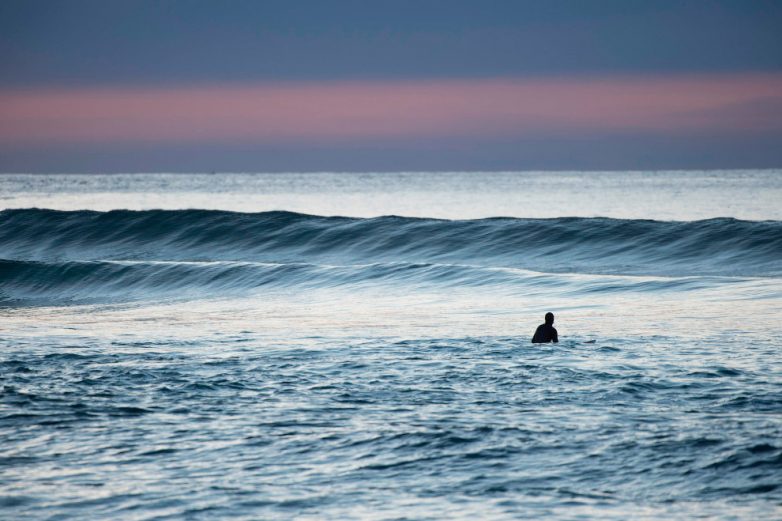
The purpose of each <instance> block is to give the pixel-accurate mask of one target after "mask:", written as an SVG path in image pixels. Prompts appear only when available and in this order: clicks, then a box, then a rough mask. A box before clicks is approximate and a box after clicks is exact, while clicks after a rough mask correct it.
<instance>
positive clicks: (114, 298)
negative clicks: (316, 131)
mask: <svg viewBox="0 0 782 521" xmlns="http://www.w3.org/2000/svg"><path fill="white" fill-rule="evenodd" d="M329 175H330V176H332V177H330V179H332V180H334V179H336V180H338V181H339V182H334V183H333V184H332V185H330V186H331V187H330V188H328V187H326V188H324V187H323V185H322V183H323V179H322V178H318V177H316V178H315V179H316V180H315V181H313V182H314V183H315V184H316V186H315V188H312V187H310V188H307V187H306V186H305V187H302V188H300V189H299V193H307V192H312V191H315V189H317V190H320V191H321V192H322V194H321V195H322V197H325V198H329V196H330V195H329V194H333V195H334V197H335V198H339V197H344V195H345V194H346V193H355V192H358V191H360V189H361V187H362V182H363V181H362V179H366V178H365V177H363V178H362V177H361V176H351V175H349V174H343V175H342V176H339V175H336V174H329ZM454 175H456V174H454ZM505 175H508V176H509V175H510V174H505ZM519 175H520V176H522V177H521V179H523V175H522V174H519ZM541 175H542V174H541ZM569 175H571V176H576V174H569ZM580 175H581V176H582V177H583V179H584V186H587V187H588V186H595V183H596V181H595V180H594V179H592V178H590V177H589V176H590V174H589V173H585V174H580ZM600 175H601V176H603V178H602V181H600V183H597V184H599V185H600V186H602V187H603V188H604V187H605V183H606V182H608V181H606V180H605V179H608V180H609V181H610V176H608V174H600ZM614 175H616V176H621V173H616V174H614ZM632 175H637V174H632ZM666 175H667V177H664V179H665V180H666V183H667V184H666V186H669V185H671V184H673V183H674V181H675V175H678V176H680V177H681V178H682V184H683V185H685V186H692V185H693V183H695V181H693V179H691V178H687V175H688V174H687V173H678V174H672V173H669V174H666ZM693 175H696V179H697V180H699V181H698V182H703V181H702V180H703V179H704V178H706V177H708V175H712V176H716V177H718V173H711V174H708V175H707V174H704V173H698V174H693ZM726 175H727V177H728V181H722V182H723V186H724V185H725V183H729V182H730V180H731V179H732V178H731V177H730V175H736V176H740V177H741V178H742V179H744V180H745V181H746V180H747V179H749V180H750V181H752V180H753V179H754V180H755V182H756V185H752V184H751V182H750V183H749V184H746V183H745V184H743V185H742V188H741V190H750V191H751V190H753V187H754V189H757V187H761V186H762V187H768V186H775V183H778V179H777V177H775V176H779V175H780V174H779V173H778V172H775V171H763V172H760V171H755V172H749V173H747V172H742V173H740V174H726ZM405 176H409V175H408V174H404V175H403V174H399V175H397V176H396V177H394V176H391V177H389V179H390V181H389V183H390V185H391V186H393V187H395V188H394V190H396V193H398V194H400V197H402V199H404V197H405V194H406V192H405V191H404V189H403V184H404V182H407V181H405V180H408V181H409V177H405ZM420 176H422V177H421V179H419V180H418V181H416V180H413V181H411V182H412V185H411V186H412V188H411V189H410V190H411V193H414V195H413V197H415V198H416V200H417V201H419V202H420V201H424V202H426V198H425V197H424V196H422V195H421V194H422V193H424V192H425V191H426V190H422V189H421V187H422V186H423V187H425V188H427V190H430V192H431V194H432V195H431V199H430V200H429V201H428V203H427V204H430V206H431V207H432V208H434V207H435V206H436V204H440V203H441V202H442V194H441V193H440V192H437V191H436V190H434V189H433V188H432V187H436V186H437V183H442V182H445V180H447V178H443V177H442V175H441V174H435V175H433V176H431V177H427V176H426V175H424V174H420ZM438 176H439V177H438ZM606 176H608V177H606ZM704 176H705V177H704ZM47 177H52V176H47ZM61 177H66V178H67V176H61ZM169 177H171V176H169ZM652 177H654V176H652ZM370 178H372V179H374V178H373V177H371V176H370ZM40 179H41V177H38V176H23V175H19V176H15V177H14V179H13V180H11V181H9V180H5V181H4V182H5V183H6V184H5V185H4V186H6V187H9V186H11V187H12V188H13V187H15V188H13V190H11V189H9V191H8V192H7V193H6V195H5V199H4V200H7V201H9V202H10V204H9V205H7V207H6V209H5V210H2V211H0V368H1V370H0V440H1V441H0V517H2V518H7V519H70V518H78V519H107V518H118V519H220V518H226V519H228V518H230V519H475V518H486V519H516V518H541V519H629V518H634V519H693V518H708V519H780V518H782V443H780V440H782V357H780V354H779V350H780V346H782V320H780V319H781V318H782V314H781V313H780V302H781V301H782V221H779V220H775V216H774V215H773V211H775V210H772V211H770V210H768V208H766V207H765V206H764V204H765V203H763V200H762V199H758V204H757V205H756V206H752V205H751V203H749V202H745V203H743V204H744V209H743V210H742V211H741V212H737V215H744V216H746V215H749V214H752V215H754V216H756V217H759V218H758V219H751V220H748V219H746V218H744V219H739V218H736V215H730V214H724V215H719V214H718V215H715V216H712V217H709V218H705V219H700V218H690V217H693V216H692V215H689V214H687V212H688V211H689V210H688V209H687V208H686V207H684V206H683V207H680V208H677V207H675V205H674V207H669V208H668V209H667V210H665V211H666V212H668V213H670V214H673V215H675V216H677V217H679V219H675V220H663V219H638V218H630V217H628V218H625V217H594V216H592V215H582V216H573V215H577V214H574V213H571V212H568V213H567V214H564V215H560V216H556V217H551V218H545V219H540V218H533V217H529V216H512V217H502V216H495V217H491V218H480V219H473V218H467V217H469V216H470V215H472V213H475V212H478V210H476V209H475V208H473V209H472V210H470V209H465V211H464V215H465V218H462V219H455V220H453V219H433V218H426V217H411V216H389V215H385V216H384V215H375V216H366V217H356V216H351V217H334V216H323V215H317V214H318V210H323V207H321V206H318V205H312V206H311V207H310V208H309V209H310V210H311V212H307V213H295V212H290V211H282V210H284V208H283V209H280V208H279V207H278V206H277V203H279V204H282V203H283V202H284V201H289V200H291V197H292V193H291V192H285V190H282V189H280V188H279V186H278V185H272V188H274V187H275V186H276V187H277V188H274V189H270V193H272V194H274V193H278V194H283V195H281V196H280V197H281V198H280V199H278V200H277V203H274V204H268V205H267V204H266V203H263V204H261V203H258V207H257V208H254V209H253V210H254V211H251V212H247V211H243V212H234V211H227V210H229V209H219V210H203V209H201V210H199V209H189V210H188V209H170V210H152V209H143V208H140V207H143V206H144V204H143V197H144V196H143V195H140V194H144V193H145V192H144V190H147V189H149V186H150V184H153V185H154V184H155V183H159V182H160V179H161V176H149V177H144V176H119V177H113V176H95V177H94V178H90V184H88V186H87V187H86V188H84V189H83V191H82V192H80V195H79V197H80V198H81V199H79V200H80V201H89V200H90V197H91V194H92V195H95V194H98V195H100V194H103V195H106V194H111V193H112V192H111V186H112V183H118V184H117V185H116V186H115V188H114V189H115V192H114V193H116V194H119V195H121V194H125V196H126V197H129V195H128V194H136V195H134V196H132V197H137V199H136V200H135V201H136V204H133V205H124V202H127V199H123V198H122V197H118V200H119V201H122V202H123V205H124V206H129V207H135V208H138V209H137V210H134V211H129V210H126V209H122V208H119V207H118V208H117V209H114V210H110V211H107V210H106V209H105V208H102V207H101V208H97V206H101V205H103V204H104V203H105V201H106V199H105V197H103V196H101V197H98V198H97V199H96V201H99V203H100V204H99V205H96V207H93V208H92V209H91V208H90V206H89V205H86V206H85V207H84V208H81V209H76V208H70V209H60V210H54V209H46V204H45V203H46V201H47V200H52V199H47V197H48V196H47V197H43V196H41V198H40V199H38V200H37V202H38V203H40V204H32V205H30V206H37V207H38V208H26V209H25V208H19V207H18V205H17V204H16V203H19V202H20V201H27V200H28V198H30V197H31V195H30V194H31V193H34V192H33V191H31V188H30V187H31V186H32V187H35V186H37V184H36V183H39V182H40ZM69 179H70V180H69ZM139 179H141V180H142V181H139ZM163 179H168V178H166V177H165V176H164V177H163ZM218 179H225V186H227V187H236V186H239V187H241V186H242V183H247V187H248V188H247V192H248V193H252V192H253V190H261V188H259V187H262V186H267V185H264V184H263V183H264V182H268V179H269V178H265V179H266V180H267V181H263V179H264V178H263V176H260V178H255V177H252V176H249V175H238V176H218ZM247 179H251V181H247ZM298 179H303V177H301V176H299V177H298ZM655 179H657V181H655V182H658V184H659V179H658V178H655ZM272 180H273V181H274V182H275V183H279V182H281V181H279V179H277V178H272ZM72 182H73V179H71V178H67V179H65V180H63V179H58V180H57V183H60V184H59V185H57V184H56V183H55V186H61V187H63V186H66V185H68V183H72ZM188 182H189V181H188V180H187V178H186V177H185V178H177V179H176V180H175V183H178V185H177V188H176V191H175V192H176V193H178V194H182V193H197V192H198V191H199V190H203V187H202V186H201V185H200V184H199V183H201V182H202V180H201V178H200V177H197V176H196V177H195V178H194V180H193V181H192V186H189V185H188ZM471 182H474V178H473V177H469V176H468V178H467V180H465V179H463V178H459V177H458V176H457V177H456V178H455V180H454V183H455V184H456V185H457V186H459V185H460V183H461V184H469V183H471ZM9 183H10V184H9ZM133 183H137V185H134V184H133ZM318 183H320V184H318ZM416 183H418V184H416ZM514 183H515V184H514ZM688 183H689V185H688ZM615 184H621V183H620V182H619V181H616V183H615ZM653 184H654V183H653ZM664 184H665V183H664ZM696 184H697V183H696ZM517 185H518V186H517ZM188 186H189V188H188ZM505 186H506V187H514V186H517V188H515V190H516V191H515V192H513V191H512V190H511V192H512V193H511V194H510V195H515V196H517V197H519V198H523V197H524V196H525V192H524V188H523V183H520V182H517V181H513V180H510V181H507V182H506V185H505ZM655 186H656V185H655ZM20 187H21V188H20ZM183 187H184V188H183ZM446 188H447V187H446ZM184 189H188V190H189V191H188V190H184ZM182 190H184V191H182ZM275 190H277V191H276V192H275ZM329 190H330V191H329ZM601 190H602V188H601V189H600V190H598V192H596V193H595V194H590V192H589V190H586V191H585V190H583V189H582V190H575V191H573V193H571V197H572V200H573V201H576V200H577V199H578V198H581V199H583V198H589V197H590V195H594V196H595V197H599V193H602V192H601ZM659 190H660V191H659V192H658V193H657V194H656V197H658V198H664V197H663V196H664V195H665V194H667V193H668V192H667V190H669V188H665V189H662V188H660V189H659ZM736 190H739V189H738V188H736ZM163 191H164V192H165V189H163ZM66 192H67V190H65V189H63V192H62V193H63V194H64V193H66ZM283 192H284V193H283ZM150 193H151V192H150ZM155 193H158V192H155ZM172 193H173V192H172ZM743 193H744V192H741V193H740V194H739V196H737V199H738V200H744V199H748V200H749V199H751V198H744V196H743V195H742V194H743ZM60 195H62V194H60ZM60 195H57V194H54V196H53V197H54V198H55V199H56V200H58V201H60V202H62V201H63V199H57V197H60ZM565 195H567V194H565ZM652 195H654V194H652ZM562 196H563V195H562V194H560V197H562ZM248 197H250V196H248ZM481 197H486V198H490V197H491V196H490V195H486V194H485V193H483V194H482V195H481V196H479V197H478V199H480V198H481ZM294 199H295V198H294ZM457 199H458V198H457ZM189 201H190V202H191V203H193V204H192V205H188V204H185V206H193V207H195V206H196V205H197V202H198V201H200V199H199V198H198V197H194V198H193V199H190V200H189ZM261 201H265V200H263V199H262V200H261ZM303 201H305V202H306V198H305V199H304V200H303ZM187 202H188V200H187V199H185V201H184V203H187ZM299 202H300V203H301V202H302V200H299ZM302 204H303V203H302ZM53 206H58V205H53ZM305 206H306V205H305ZM403 207H404V203H402V206H400V207H399V209H403ZM573 207H576V205H575V203H574V205H572V206H571V208H573ZM241 209H242V210H247V209H248V208H245V207H243V208H241ZM297 209H302V208H300V207H297ZM303 209H304V210H307V208H303ZM385 209H390V210H394V208H393V207H392V208H385ZM99 210H100V211H99ZM346 210H350V209H349V208H347V209H346ZM389 213H397V212H393V211H391V212H389ZM398 213H403V212H398ZM702 213H703V212H700V213H699V214H698V215H699V216H700V215H702ZM345 214H346V215H350V214H351V212H350V211H346V212H345ZM546 311H553V312H554V313H555V314H556V316H557V319H556V322H555V326H556V327H557V328H558V329H559V333H560V338H561V339H562V342H560V343H559V344H556V345H532V344H530V343H529V338H530V337H531V335H532V332H533V331H534V328H535V327H536V326H537V325H538V324H539V323H540V322H541V321H542V317H543V313H545V312H546Z"/></svg>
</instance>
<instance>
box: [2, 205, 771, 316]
mask: <svg viewBox="0 0 782 521" xmlns="http://www.w3.org/2000/svg"><path fill="white" fill-rule="evenodd" d="M0 259H3V260H2V261H0V273H1V275H0V299H2V300H4V301H24V300H25V299H30V298H41V299H55V300H56V299H60V300H69V299H70V300H74V299H75V300H84V299H87V300H88V299H90V298H100V297H103V296H105V297H120V296H122V297H124V298H133V296H134V295H139V296H140V295H145V294H150V293H156V294H160V293H161V292H162V293H166V292H177V293H178V294H187V292H188V291H189V290H193V289H201V290H209V291H211V292H223V291H234V290H242V289H252V288H257V287H261V286H268V285H275V286H280V287H286V286H288V285H309V286H323V285H326V286H333V285H342V284H357V283H368V282H374V283H378V282H383V281H395V282H406V283H416V284H439V285H442V284H450V285H468V286H469V285H487V284H488V285H505V286H507V285H517V286H525V287H527V288H528V289H529V288H534V287H544V288H551V287H552V286H565V287H566V289H567V290H568V291H577V290H578V289H579V288H575V287H572V286H573V284H575V282H574V281H572V280H568V279H567V278H566V277H564V278H563V277H562V276H561V275H562V274H588V275H592V276H663V277H679V278H683V281H679V282H670V281H646V282H641V283H640V284H643V285H644V289H649V288H651V289H654V288H656V287H664V288H667V289H670V287H671V286H672V285H673V286H686V287H690V286H692V285H698V284H701V283H702V279H701V280H700V282H698V281H693V280H692V278H693V277H776V276H779V275H780V274H782V222H780V221H761V222H755V221H740V220H735V219H727V218H725V219H709V220H703V221H694V222H661V221H650V220H623V219H608V218H557V219H514V218H492V219H481V220H468V221H445V220H436V219H418V218H404V217H395V216H389V217H378V218H371V219H360V218H344V217H319V216H312V215H303V214H296V213H290V212H264V213H257V214H243V213H233V212H224V211H206V210H181V211H163V210H154V211H138V212H136V211H111V212H94V211H72V212H62V211H54V210H40V209H27V210H6V211H3V212H0ZM530 271H531V272H537V273H530ZM547 273H548V274H553V273H556V274H560V276H559V277H556V278H552V277H547V276H546V274H547ZM688 277H689V279H688ZM578 284H581V286H580V289H581V290H583V291H609V290H614V291H616V290H622V289H627V288H630V286H632V289H633V290H638V289H639V288H638V287H637V286H638V284H639V282H638V281H634V282H632V284H631V283H630V282H625V283H622V284H619V285H617V283H616V281H612V280H606V279H596V278H594V277H593V278H588V279H585V278H581V279H579V281H578Z"/></svg>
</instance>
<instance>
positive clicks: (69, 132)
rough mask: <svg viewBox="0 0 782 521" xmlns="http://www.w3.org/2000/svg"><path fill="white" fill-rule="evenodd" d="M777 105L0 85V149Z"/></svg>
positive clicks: (597, 81) (553, 88)
mask: <svg viewBox="0 0 782 521" xmlns="http://www.w3.org/2000/svg"><path fill="white" fill-rule="evenodd" d="M766 106H768V107H770V109H769V110H764V107H766ZM780 107H782V74H742V75H709V76H670V77H648V78H647V77H603V78H570V79H568V78H553V79H517V78H497V79H485V80H431V81H412V80H411V81H384V82H380V81H378V82H359V81H352V82H301V83H290V84H253V85H212V86H198V87H186V88H84V89H72V90H37V91H0V144H5V145H34V144H42V143H66V144H67V143H84V142H93V143H101V142H106V143H109V142H110V143H116V142H150V141H151V142H232V141H236V142H245V143H253V142H259V143H270V142H296V141H309V142H311V141H318V142H327V143H328V142H339V141H356V140H382V139H386V138H399V137H402V138H404V137H410V138H419V137H420V138H426V137H450V136H453V137H456V136H459V137H471V136H475V137H491V136H503V135H512V136H523V135H536V134H541V133H552V132H553V133H577V134H578V133H584V132H587V133H588V132H590V131H595V132H596V131H599V132H627V131H641V132H659V133H683V134H687V133H697V132H704V131H708V132H709V133H714V132H764V131H769V130H780V129H782V118H780V110H779V109H780Z"/></svg>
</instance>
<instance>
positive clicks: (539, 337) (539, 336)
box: [532, 313, 559, 344]
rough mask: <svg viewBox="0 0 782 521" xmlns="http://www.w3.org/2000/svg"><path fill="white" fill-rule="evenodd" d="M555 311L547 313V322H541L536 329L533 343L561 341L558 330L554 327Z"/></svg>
mask: <svg viewBox="0 0 782 521" xmlns="http://www.w3.org/2000/svg"><path fill="white" fill-rule="evenodd" d="M553 324H554V313H546V323H545V324H541V325H539V326H538V328H537V329H536V330H535V334H534V335H533V336H532V343H533V344H546V343H548V342H559V337H558V336H557V330H556V329H554V325H553Z"/></svg>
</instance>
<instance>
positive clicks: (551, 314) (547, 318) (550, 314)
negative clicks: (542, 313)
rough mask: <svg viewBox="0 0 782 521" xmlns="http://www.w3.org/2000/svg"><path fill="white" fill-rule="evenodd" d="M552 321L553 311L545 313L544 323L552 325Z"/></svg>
mask: <svg viewBox="0 0 782 521" xmlns="http://www.w3.org/2000/svg"><path fill="white" fill-rule="evenodd" d="M553 323H554V313H550V312H549V313H546V324H548V325H552V324H553Z"/></svg>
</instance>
